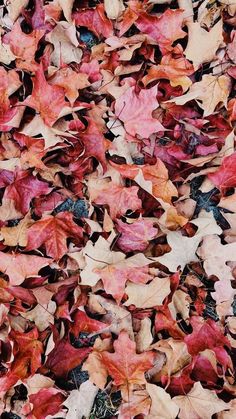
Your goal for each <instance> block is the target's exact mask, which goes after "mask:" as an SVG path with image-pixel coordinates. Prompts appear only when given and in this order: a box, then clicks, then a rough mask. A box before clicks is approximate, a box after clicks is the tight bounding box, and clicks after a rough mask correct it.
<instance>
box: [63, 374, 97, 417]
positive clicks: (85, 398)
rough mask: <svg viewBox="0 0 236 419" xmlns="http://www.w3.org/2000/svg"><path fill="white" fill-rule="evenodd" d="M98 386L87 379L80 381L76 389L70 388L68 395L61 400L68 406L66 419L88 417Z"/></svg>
mask: <svg viewBox="0 0 236 419" xmlns="http://www.w3.org/2000/svg"><path fill="white" fill-rule="evenodd" d="M97 392H98V388H97V387H96V386H95V385H94V384H92V383H91V381H89V380H87V381H85V382H84V383H82V384H81V385H80V387H79V391H78V390H72V391H71V393H70V395H69V397H68V398H67V399H66V400H65V401H64V402H63V406H66V407H67V408H68V412H67V414H66V418H67V419H74V418H75V417H76V419H83V418H84V417H86V418H87V417H89V415H90V412H91V410H92V407H93V403H94V399H95V397H96V395H97Z"/></svg>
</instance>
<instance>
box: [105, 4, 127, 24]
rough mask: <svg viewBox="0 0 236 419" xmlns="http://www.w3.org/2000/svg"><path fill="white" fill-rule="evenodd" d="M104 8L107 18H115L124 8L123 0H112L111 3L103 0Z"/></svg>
mask: <svg viewBox="0 0 236 419" xmlns="http://www.w3.org/2000/svg"><path fill="white" fill-rule="evenodd" d="M104 9H105V12H106V15H107V17H108V19H117V18H118V17H119V16H120V15H121V14H122V12H123V11H124V10H125V7H124V3H123V0H114V1H113V4H112V5H111V2H110V1H109V0H104Z"/></svg>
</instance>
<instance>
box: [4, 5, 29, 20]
mask: <svg viewBox="0 0 236 419" xmlns="http://www.w3.org/2000/svg"><path fill="white" fill-rule="evenodd" d="M28 2H29V0H10V1H9V2H8V3H7V10H8V13H9V16H10V19H11V20H12V21H13V22H14V21H15V20H16V19H17V18H18V17H19V16H20V14H21V12H22V10H23V9H24V8H25V7H26V6H27V4H28Z"/></svg>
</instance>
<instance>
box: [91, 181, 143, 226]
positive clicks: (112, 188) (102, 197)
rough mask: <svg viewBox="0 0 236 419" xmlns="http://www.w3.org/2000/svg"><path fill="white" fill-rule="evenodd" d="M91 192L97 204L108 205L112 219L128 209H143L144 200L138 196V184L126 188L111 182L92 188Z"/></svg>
mask: <svg viewBox="0 0 236 419" xmlns="http://www.w3.org/2000/svg"><path fill="white" fill-rule="evenodd" d="M90 193H91V198H92V201H93V202H94V203H95V204H97V205H108V207H109V213H110V216H111V218H112V219H115V218H118V217H120V216H121V215H124V214H125V213H126V211H127V210H132V211H136V210H139V209H141V205H142V201H141V200H140V199H139V198H138V187H137V186H130V187H129V188H126V187H125V186H119V185H116V184H115V183H113V182H109V183H106V184H105V185H104V186H102V187H101V188H99V189H93V190H92V188H90Z"/></svg>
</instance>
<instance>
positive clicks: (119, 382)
mask: <svg viewBox="0 0 236 419" xmlns="http://www.w3.org/2000/svg"><path fill="white" fill-rule="evenodd" d="M114 349H115V352H114V353H109V352H107V351H104V352H102V353H101V355H102V359H103V362H104V364H105V366H106V368H107V370H108V372H109V374H110V375H111V377H112V378H113V380H114V384H115V385H116V386H125V387H127V390H128V387H129V386H133V385H134V384H144V383H145V381H146V380H145V377H144V372H145V371H147V370H148V369H150V368H151V367H152V366H153V362H154V354H153V352H144V353H142V354H138V355H137V354H136V351H135V343H134V342H133V341H132V340H130V338H129V336H128V333H127V332H124V331H122V332H120V334H119V336H118V339H117V340H116V341H115V342H114Z"/></svg>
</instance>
